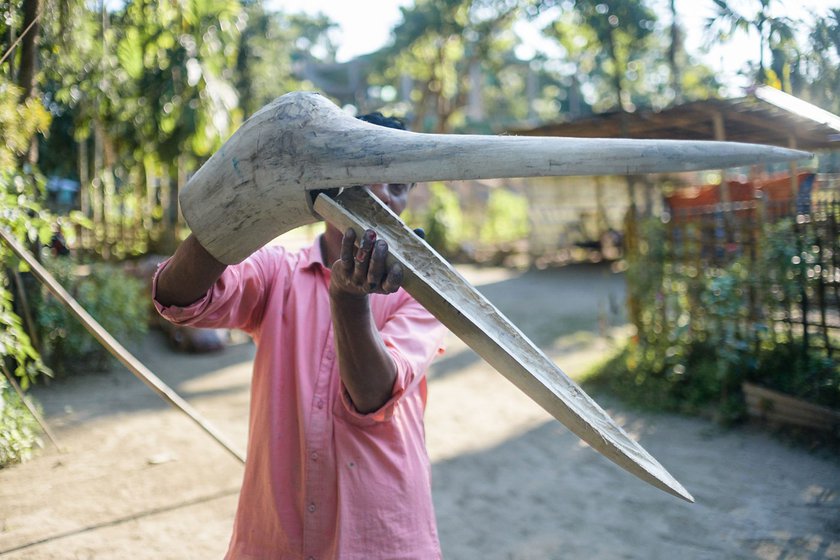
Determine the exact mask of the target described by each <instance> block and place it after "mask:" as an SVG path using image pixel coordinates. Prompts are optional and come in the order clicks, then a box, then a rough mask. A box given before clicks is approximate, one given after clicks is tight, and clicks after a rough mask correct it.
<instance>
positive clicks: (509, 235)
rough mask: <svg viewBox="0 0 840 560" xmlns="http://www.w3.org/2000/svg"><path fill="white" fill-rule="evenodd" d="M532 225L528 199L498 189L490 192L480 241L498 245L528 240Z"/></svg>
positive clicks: (480, 231)
mask: <svg viewBox="0 0 840 560" xmlns="http://www.w3.org/2000/svg"><path fill="white" fill-rule="evenodd" d="M530 225H531V224H530V220H529V218H528V199H527V198H525V197H524V196H522V195H521V194H516V193H513V192H510V191H508V190H505V189H501V188H496V189H493V190H491V191H490V198H489V199H488V201H487V209H486V212H485V214H484V220H483V221H482V222H481V225H480V229H479V240H480V241H481V242H482V243H486V244H488V245H498V244H505V243H512V242H514V241H519V240H522V239H527V237H528V232H529V231H530V229H531V228H530Z"/></svg>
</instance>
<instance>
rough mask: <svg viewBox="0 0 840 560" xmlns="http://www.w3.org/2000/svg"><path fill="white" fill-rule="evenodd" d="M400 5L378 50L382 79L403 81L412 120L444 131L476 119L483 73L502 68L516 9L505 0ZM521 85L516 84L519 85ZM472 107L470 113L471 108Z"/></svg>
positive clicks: (449, 0)
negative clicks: (389, 33) (388, 38)
mask: <svg viewBox="0 0 840 560" xmlns="http://www.w3.org/2000/svg"><path fill="white" fill-rule="evenodd" d="M400 9H401V10H402V15H403V20H402V22H401V23H400V24H398V25H397V26H396V27H395V28H394V29H393V30H392V35H393V39H392V43H391V44H390V45H389V47H387V48H386V49H384V50H383V51H381V52H380V53H379V56H380V60H381V66H382V68H381V72H382V75H383V80H384V81H385V82H389V83H392V84H395V86H396V87H397V88H398V89H405V85H406V84H410V85H409V88H408V89H409V90H410V91H409V92H408V93H409V97H410V102H411V108H412V109H413V110H414V114H413V118H412V126H413V128H415V129H419V130H425V131H435V132H444V131H451V130H463V129H465V128H468V124H469V119H470V117H471V116H473V118H474V119H481V118H483V116H479V115H483V114H486V113H484V111H481V110H480V108H481V106H482V103H484V102H485V101H486V99H485V97H484V95H485V93H486V92H484V91H483V86H484V85H485V77H486V76H496V77H497V78H498V79H505V78H506V77H507V78H515V76H513V75H511V74H508V75H507V76H505V75H504V74H503V73H502V72H501V70H502V69H504V68H505V67H506V66H507V65H508V63H509V61H510V59H509V58H508V56H507V55H508V53H510V51H511V50H512V48H513V46H514V45H515V42H516V39H515V36H514V35H513V34H512V32H511V26H512V24H513V22H514V21H515V19H516V16H517V14H518V13H519V9H518V7H517V5H516V3H514V2H510V1H506V0H418V1H417V2H415V3H414V4H413V5H412V6H410V7H408V8H400ZM520 90H521V88H520ZM471 111H472V113H471Z"/></svg>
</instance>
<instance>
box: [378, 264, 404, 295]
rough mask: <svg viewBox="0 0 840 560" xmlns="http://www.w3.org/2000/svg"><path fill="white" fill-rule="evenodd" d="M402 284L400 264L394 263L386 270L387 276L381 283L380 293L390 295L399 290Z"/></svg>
mask: <svg viewBox="0 0 840 560" xmlns="http://www.w3.org/2000/svg"><path fill="white" fill-rule="evenodd" d="M402 282H403V269H402V265H400V263H394V266H392V267H391V268H390V269H389V270H388V275H387V276H386V277H385V280H384V281H383V282H382V293H385V294H392V293H394V292H396V291H397V290H399V289H400V286H402Z"/></svg>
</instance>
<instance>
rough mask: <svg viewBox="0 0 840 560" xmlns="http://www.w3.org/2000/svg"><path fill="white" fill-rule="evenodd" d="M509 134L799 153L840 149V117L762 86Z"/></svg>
mask: <svg viewBox="0 0 840 560" xmlns="http://www.w3.org/2000/svg"><path fill="white" fill-rule="evenodd" d="M622 119H624V123H622ZM511 132H512V133H513V134H518V135H524V136H571V137H581V138H622V137H625V138H665V139H676V140H730V141H733V142H755V143H758V144H772V145H776V146H785V147H796V148H799V149H802V150H837V149H840V117H838V116H837V115H834V114H832V113H829V112H828V111H825V110H823V109H820V108H819V107H817V106H815V105H812V104H810V103H808V102H806V101H803V100H801V99H799V98H797V97H794V96H792V95H788V94H786V93H784V92H781V91H779V90H776V89H773V88H770V87H767V86H759V87H757V88H754V89H752V90H751V91H750V92H749V94H748V95H746V96H745V97H740V98H736V99H708V100H705V101H694V102H691V103H685V104H682V105H677V106H674V107H671V108H668V109H665V110H662V111H656V112H655V111H643V110H642V111H636V112H634V113H623V114H622V113H620V112H618V111H614V112H610V113H601V114H599V115H594V116H591V117H587V118H583V119H579V120H575V121H571V122H564V123H553V124H546V125H542V126H539V127H536V128H531V129H527V130H513V131H511Z"/></svg>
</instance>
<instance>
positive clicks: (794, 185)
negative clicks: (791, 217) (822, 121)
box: [788, 134, 799, 212]
mask: <svg viewBox="0 0 840 560" xmlns="http://www.w3.org/2000/svg"><path fill="white" fill-rule="evenodd" d="M796 145H797V142H796V136H794V135H793V134H791V135H789V136H788V147H789V148H791V149H796ZM788 170H789V171H790V196H791V198H792V202H793V207H794V208H795V209H797V208H798V204H797V199H798V197H799V179H798V177H797V176H796V170H797V169H796V161H795V160H792V161H791V162H790V165H789V166H788ZM796 212H798V209H797V210H796Z"/></svg>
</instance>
